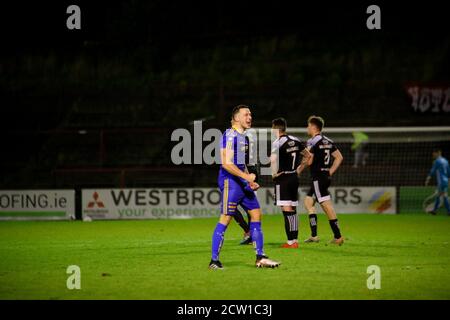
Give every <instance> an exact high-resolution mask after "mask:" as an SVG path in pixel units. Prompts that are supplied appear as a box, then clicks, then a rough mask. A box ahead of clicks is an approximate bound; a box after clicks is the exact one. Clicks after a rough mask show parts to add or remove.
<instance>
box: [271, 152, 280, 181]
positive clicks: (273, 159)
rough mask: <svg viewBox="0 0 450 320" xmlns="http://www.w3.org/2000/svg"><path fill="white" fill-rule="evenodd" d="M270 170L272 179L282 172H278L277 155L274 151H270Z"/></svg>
mask: <svg viewBox="0 0 450 320" xmlns="http://www.w3.org/2000/svg"><path fill="white" fill-rule="evenodd" d="M270 170H271V171H272V178H273V179H275V178H276V177H278V176H279V175H281V174H282V172H280V173H278V155H277V154H276V153H275V152H272V154H271V155H270Z"/></svg>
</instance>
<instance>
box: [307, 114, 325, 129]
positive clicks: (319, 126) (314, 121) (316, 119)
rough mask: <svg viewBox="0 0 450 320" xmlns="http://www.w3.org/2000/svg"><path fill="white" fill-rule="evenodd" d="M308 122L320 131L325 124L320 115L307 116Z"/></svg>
mask: <svg viewBox="0 0 450 320" xmlns="http://www.w3.org/2000/svg"><path fill="white" fill-rule="evenodd" d="M308 123H311V124H313V125H315V126H316V127H317V129H319V131H322V129H323V127H324V126H325V121H324V120H323V118H322V117H319V116H310V117H309V118H308Z"/></svg>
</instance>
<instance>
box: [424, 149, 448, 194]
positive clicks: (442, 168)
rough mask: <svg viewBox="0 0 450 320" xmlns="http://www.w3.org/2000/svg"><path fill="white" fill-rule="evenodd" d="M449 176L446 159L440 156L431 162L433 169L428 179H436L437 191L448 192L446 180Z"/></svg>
mask: <svg viewBox="0 0 450 320" xmlns="http://www.w3.org/2000/svg"><path fill="white" fill-rule="evenodd" d="M449 175H450V167H449V165H448V161H447V159H445V158H444V157H442V156H440V157H438V158H436V160H434V162H433V167H432V168H431V171H430V173H429V176H430V177H436V183H437V187H438V189H439V191H441V192H446V191H447V190H448V178H449Z"/></svg>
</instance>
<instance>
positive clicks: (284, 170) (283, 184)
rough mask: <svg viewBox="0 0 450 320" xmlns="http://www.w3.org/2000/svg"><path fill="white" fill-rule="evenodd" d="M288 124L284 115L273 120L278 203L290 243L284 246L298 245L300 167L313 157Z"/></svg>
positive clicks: (276, 196)
mask: <svg viewBox="0 0 450 320" xmlns="http://www.w3.org/2000/svg"><path fill="white" fill-rule="evenodd" d="M286 127H287V123H286V120H285V119H283V118H277V119H274V120H273V121H272V130H273V131H274V134H275V136H276V137H277V139H276V140H275V141H274V142H273V144H272V153H271V169H272V177H273V181H274V182H275V199H276V200H275V204H276V205H277V206H279V207H281V210H282V211H283V216H284V226H285V231H286V236H287V243H284V244H283V245H282V247H283V248H298V216H297V211H296V207H297V206H298V186H299V184H298V177H297V168H298V167H299V166H300V163H301V162H302V157H303V159H304V160H307V159H308V158H309V156H310V155H309V152H308V150H307V149H306V145H305V143H303V142H302V141H300V140H299V139H298V138H296V137H294V136H291V135H288V134H286Z"/></svg>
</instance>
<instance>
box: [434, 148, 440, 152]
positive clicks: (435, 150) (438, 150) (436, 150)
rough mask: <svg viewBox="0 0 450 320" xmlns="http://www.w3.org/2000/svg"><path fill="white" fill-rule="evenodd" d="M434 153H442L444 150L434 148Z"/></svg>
mask: <svg viewBox="0 0 450 320" xmlns="http://www.w3.org/2000/svg"><path fill="white" fill-rule="evenodd" d="M433 152H436V153H442V149H441V148H433Z"/></svg>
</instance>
